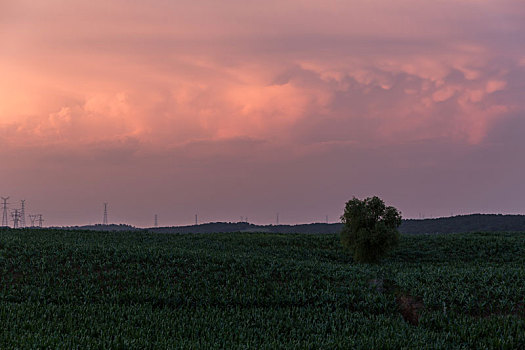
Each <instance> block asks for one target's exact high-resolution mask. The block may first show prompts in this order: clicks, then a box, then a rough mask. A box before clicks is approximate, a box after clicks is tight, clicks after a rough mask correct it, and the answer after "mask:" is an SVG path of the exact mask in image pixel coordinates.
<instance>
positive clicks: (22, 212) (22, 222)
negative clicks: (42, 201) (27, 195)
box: [20, 199, 26, 227]
mask: <svg viewBox="0 0 525 350" xmlns="http://www.w3.org/2000/svg"><path fill="white" fill-rule="evenodd" d="M21 202H22V208H21V209H20V227H26V200H25V199H22V200H21Z"/></svg>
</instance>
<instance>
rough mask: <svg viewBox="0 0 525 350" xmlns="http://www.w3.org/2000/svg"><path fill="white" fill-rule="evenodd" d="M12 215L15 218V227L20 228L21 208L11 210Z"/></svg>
mask: <svg viewBox="0 0 525 350" xmlns="http://www.w3.org/2000/svg"><path fill="white" fill-rule="evenodd" d="M11 217H12V218H13V227H14V228H18V227H19V223H20V209H15V210H13V211H12V212H11Z"/></svg>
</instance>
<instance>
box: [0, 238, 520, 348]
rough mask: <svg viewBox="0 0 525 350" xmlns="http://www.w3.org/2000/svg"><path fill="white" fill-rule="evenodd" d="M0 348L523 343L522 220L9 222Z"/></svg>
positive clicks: (0, 252) (0, 272)
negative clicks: (328, 226)
mask: <svg viewBox="0 0 525 350" xmlns="http://www.w3.org/2000/svg"><path fill="white" fill-rule="evenodd" d="M0 325H1V326H0V348H2V349H4V348H5V349H8V348H23V349H25V348H52V349H59V348H63V349H72V348H81V349H89V348H96V349H100V348H121V349H129V348H136V349H145V348H162V349H166V348H253V349H261V348H263V349H264V348H266V349H276V348H305V349H306V348H308V349H317V348H325V349H337V348H341V349H349V348H392V349H397V348H414V349H416V348H433V349H434V348H442V349H454V348H465V349H468V348H476V349H483V348H487V349H489V348H490V349H493V348H508V349H515V348H519V347H522V348H523V347H525V234H517V233H513V234H510V233H490V234H482V233H478V234H454V235H411V236H402V239H401V243H400V246H399V248H398V249H397V250H396V251H395V253H394V254H392V255H391V256H390V257H389V258H388V259H387V260H385V261H384V262H383V263H382V264H381V265H375V266H374V265H358V264H354V263H353V262H352V259H351V258H350V257H349V256H348V255H347V254H345V253H344V252H343V251H342V250H341V247H340V243H339V237H338V236H337V235H328V234H323V235H292V234H286V235H285V234H282V235H280V234H256V233H250V234H249V233H230V234H198V235H192V234H185V235H171V234H148V233H139V232H133V233H126V232H119V233H97V232H78V231H77V232H68V231H56V230H45V229H42V230H0Z"/></svg>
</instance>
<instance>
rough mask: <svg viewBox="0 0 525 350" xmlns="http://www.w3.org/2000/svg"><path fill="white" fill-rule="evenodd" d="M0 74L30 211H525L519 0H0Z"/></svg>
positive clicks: (89, 216) (11, 178) (223, 215)
mask: <svg viewBox="0 0 525 350" xmlns="http://www.w3.org/2000/svg"><path fill="white" fill-rule="evenodd" d="M0 77H1V79H0V195H2V196H4V197H5V196H10V199H9V203H11V204H10V208H11V209H14V208H16V207H19V206H20V205H19V203H20V200H21V199H25V200H26V213H28V214H31V213H35V214H36V213H41V214H43V215H44V219H45V222H44V224H45V225H82V224H94V223H100V222H101V221H102V217H103V203H104V202H107V203H108V217H109V221H110V222H112V223H128V224H132V225H136V226H152V225H153V218H154V215H155V214H157V215H158V221H159V225H161V226H167V225H186V224H191V223H193V222H194V215H195V214H198V218H199V222H210V221H239V220H240V217H241V216H242V217H244V218H248V221H250V222H253V223H257V224H271V223H275V221H276V213H279V217H280V222H281V223H288V224H294V223H307V222H325V220H326V216H328V220H329V221H330V222H337V221H339V217H340V215H341V214H342V212H343V208H344V204H345V202H346V201H348V200H349V199H351V198H352V197H353V196H356V197H358V198H364V197H369V196H374V195H377V196H379V197H381V198H382V199H383V200H384V201H385V202H386V204H388V205H393V206H395V207H396V208H398V209H399V210H400V211H401V212H402V215H403V217H405V218H419V217H426V218H428V217H439V216H450V215H458V214H467V213H509V214H516V213H521V214H525V186H524V181H525V180H524V179H525V162H524V161H523V155H522V151H523V150H524V149H525V137H524V135H525V98H524V97H525V5H524V3H523V1H522V0H461V1H457V0H439V1H421V0H397V1H390V0H368V1H364V0H363V1H357V0H345V1H342V0H323V1H311V0H300V1H299V0H266V1H251V0H248V1H247V0H223V1H216V0H201V1H195V0H176V1H173V0H133V1H130V0H89V1H88V0H76V1H69V0H0Z"/></svg>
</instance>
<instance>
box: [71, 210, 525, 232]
mask: <svg viewBox="0 0 525 350" xmlns="http://www.w3.org/2000/svg"><path fill="white" fill-rule="evenodd" d="M342 227H343V225H342V224H340V223H336V224H323V223H312V224H300V225H254V224H250V223H248V222H211V223H206V224H200V225H189V226H172V227H154V228H147V229H140V228H136V227H133V226H130V225H122V224H120V225H88V226H74V227H64V229H74V230H95V231H135V230H147V231H149V232H158V233H218V232H270V233H338V232H340V231H341V229H342ZM399 231H401V233H407V234H415V233H460V232H497V231H506V232H519V231H521V232H524V231H525V215H501V214H470V215H458V216H452V217H446V218H436V219H405V220H403V221H402V223H401V226H400V228H399Z"/></svg>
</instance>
